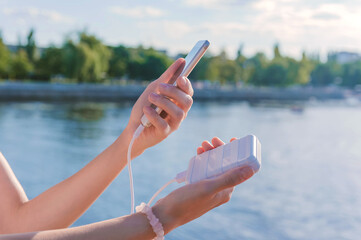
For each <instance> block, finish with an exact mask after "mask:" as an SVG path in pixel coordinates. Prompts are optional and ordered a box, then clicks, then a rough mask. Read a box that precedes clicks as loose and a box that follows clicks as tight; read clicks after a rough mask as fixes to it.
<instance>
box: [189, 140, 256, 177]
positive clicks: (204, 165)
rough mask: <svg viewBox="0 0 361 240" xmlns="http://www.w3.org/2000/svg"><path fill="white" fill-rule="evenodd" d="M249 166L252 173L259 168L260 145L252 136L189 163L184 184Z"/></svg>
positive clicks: (195, 158) (203, 154)
mask: <svg viewBox="0 0 361 240" xmlns="http://www.w3.org/2000/svg"><path fill="white" fill-rule="evenodd" d="M242 166H250V167H251V168H252V169H253V171H254V172H258V170H259V169H260V167H261V143H260V142H259V140H258V139H257V137H256V136H254V135H248V136H246V137H243V138H240V139H236V140H234V141H232V142H230V143H227V144H225V145H223V146H220V147H217V148H215V149H212V150H210V151H207V152H204V153H202V154H200V155H197V156H194V157H193V158H191V160H190V161H189V165H188V169H187V171H186V179H185V181H186V184H189V183H194V182H198V181H200V180H203V179H209V178H213V177H216V176H218V175H220V174H222V173H224V172H226V171H228V170H230V169H232V168H237V167H242Z"/></svg>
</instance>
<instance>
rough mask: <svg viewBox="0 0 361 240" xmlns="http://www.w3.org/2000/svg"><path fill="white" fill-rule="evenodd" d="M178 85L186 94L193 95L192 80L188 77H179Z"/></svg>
mask: <svg viewBox="0 0 361 240" xmlns="http://www.w3.org/2000/svg"><path fill="white" fill-rule="evenodd" d="M177 86H178V88H179V89H181V90H182V91H183V92H185V93H186V94H188V95H190V96H193V94H194V90H193V87H192V83H191V81H189V79H188V78H187V77H179V78H178V79H177Z"/></svg>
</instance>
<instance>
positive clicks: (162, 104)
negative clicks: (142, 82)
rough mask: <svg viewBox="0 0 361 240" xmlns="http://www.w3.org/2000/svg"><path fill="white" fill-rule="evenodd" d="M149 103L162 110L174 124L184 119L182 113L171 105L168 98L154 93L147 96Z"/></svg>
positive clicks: (174, 105)
mask: <svg viewBox="0 0 361 240" xmlns="http://www.w3.org/2000/svg"><path fill="white" fill-rule="evenodd" d="M149 101H150V102H151V103H153V104H154V105H156V106H157V107H159V108H161V109H163V110H164V111H165V112H166V113H167V114H168V115H169V116H170V117H171V118H172V119H173V120H175V122H178V123H179V122H180V121H182V120H183V119H184V117H185V113H184V111H183V110H182V109H181V108H180V107H178V106H177V105H176V104H175V103H173V102H172V101H171V100H169V99H168V98H166V97H164V96H161V95H159V94H156V93H151V94H149Z"/></svg>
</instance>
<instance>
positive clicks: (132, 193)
mask: <svg viewBox="0 0 361 240" xmlns="http://www.w3.org/2000/svg"><path fill="white" fill-rule="evenodd" d="M143 129H144V126H143V125H142V124H140V125H139V127H138V128H137V130H135V132H134V134H133V137H132V140H130V143H129V147H128V153H127V165H128V172H129V185H130V199H131V200H130V201H131V202H130V213H131V214H133V213H134V185H133V172H132V165H131V163H130V162H131V161H132V147H133V143H134V141H135V139H137V138H138V137H139V135H140V134H141V133H142V131H143Z"/></svg>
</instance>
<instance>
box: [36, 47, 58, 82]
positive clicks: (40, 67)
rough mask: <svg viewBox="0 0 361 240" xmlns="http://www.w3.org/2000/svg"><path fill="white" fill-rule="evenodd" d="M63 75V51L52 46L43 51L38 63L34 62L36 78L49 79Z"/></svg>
mask: <svg viewBox="0 0 361 240" xmlns="http://www.w3.org/2000/svg"><path fill="white" fill-rule="evenodd" d="M63 73H64V64H63V50H62V49H61V48H57V47H54V46H51V47H49V48H47V49H45V50H44V53H43V54H42V56H41V57H40V59H39V61H37V62H36V70H35V74H36V77H37V78H40V79H50V78H51V76H53V75H58V74H63Z"/></svg>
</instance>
